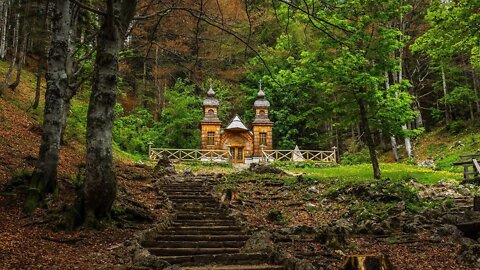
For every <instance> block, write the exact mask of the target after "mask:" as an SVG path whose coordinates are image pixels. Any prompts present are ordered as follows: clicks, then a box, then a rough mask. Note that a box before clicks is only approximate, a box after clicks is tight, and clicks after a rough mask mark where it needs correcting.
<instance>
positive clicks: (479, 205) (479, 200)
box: [473, 196, 480, 211]
mask: <svg viewBox="0 0 480 270" xmlns="http://www.w3.org/2000/svg"><path fill="white" fill-rule="evenodd" d="M473 211H480V196H475V197H473Z"/></svg>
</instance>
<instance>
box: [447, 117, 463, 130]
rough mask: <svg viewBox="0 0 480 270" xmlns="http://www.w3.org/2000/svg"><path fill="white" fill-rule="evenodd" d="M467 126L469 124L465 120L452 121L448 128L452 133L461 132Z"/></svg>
mask: <svg viewBox="0 0 480 270" xmlns="http://www.w3.org/2000/svg"><path fill="white" fill-rule="evenodd" d="M466 128H467V124H466V123H465V121H463V120H456V121H452V122H450V123H449V124H448V125H447V130H448V131H450V132H452V133H460V132H462V131H464V130H465V129H466Z"/></svg>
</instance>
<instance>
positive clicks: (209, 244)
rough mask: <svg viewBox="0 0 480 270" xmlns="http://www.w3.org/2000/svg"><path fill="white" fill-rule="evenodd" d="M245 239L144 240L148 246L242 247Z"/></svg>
mask: <svg viewBox="0 0 480 270" xmlns="http://www.w3.org/2000/svg"><path fill="white" fill-rule="evenodd" d="M244 245H245V241H152V240H147V241H143V242H142V246H144V247H147V248H152V247H161V248H241V247H243V246H244Z"/></svg>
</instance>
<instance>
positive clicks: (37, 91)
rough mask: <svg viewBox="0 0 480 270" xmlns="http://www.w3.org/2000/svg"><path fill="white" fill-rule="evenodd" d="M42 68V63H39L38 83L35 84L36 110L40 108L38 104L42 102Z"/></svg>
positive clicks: (34, 104) (34, 106)
mask: <svg viewBox="0 0 480 270" xmlns="http://www.w3.org/2000/svg"><path fill="white" fill-rule="evenodd" d="M41 72H42V68H41V66H40V63H39V64H38V68H37V73H36V74H35V76H36V77H37V83H36V85H35V100H34V102H33V105H32V108H33V109H34V110H36V109H37V108H38V105H39V104H40V95H41V90H42V89H41V86H42V74H41Z"/></svg>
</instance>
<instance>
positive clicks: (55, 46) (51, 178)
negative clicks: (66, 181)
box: [24, 0, 70, 213]
mask: <svg viewBox="0 0 480 270" xmlns="http://www.w3.org/2000/svg"><path fill="white" fill-rule="evenodd" d="M52 22H53V27H52V28H53V29H52V30H53V37H52V46H51V49H50V52H49V55H48V59H47V73H46V80H47V90H46V93H45V111H44V119H43V133H42V142H41V145H40V153H39V158H38V162H37V164H36V166H35V169H34V171H33V174H32V180H31V182H30V191H29V194H28V197H27V200H26V202H25V208H24V210H25V211H26V212H27V213H30V212H32V211H33V210H35V208H36V207H37V205H38V202H39V201H41V200H43V198H44V196H45V194H46V193H51V192H54V191H55V190H56V187H57V167H58V160H59V156H60V137H61V134H62V123H63V110H64V106H65V102H64V95H65V91H66V89H67V86H68V78H67V74H66V69H65V63H66V61H67V57H68V40H69V34H68V33H69V28H70V1H65V0H56V4H55V11H54V16H53V18H52Z"/></svg>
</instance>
